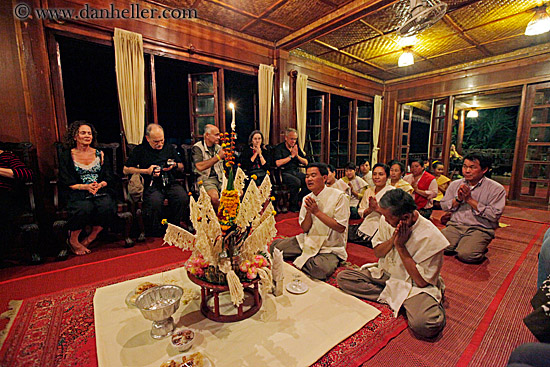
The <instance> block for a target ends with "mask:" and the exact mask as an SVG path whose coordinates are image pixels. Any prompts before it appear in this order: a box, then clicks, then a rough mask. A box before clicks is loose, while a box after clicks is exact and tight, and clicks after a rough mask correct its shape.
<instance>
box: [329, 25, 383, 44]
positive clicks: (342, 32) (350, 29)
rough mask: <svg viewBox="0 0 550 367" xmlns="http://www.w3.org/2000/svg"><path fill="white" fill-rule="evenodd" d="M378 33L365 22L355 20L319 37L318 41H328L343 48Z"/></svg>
mask: <svg viewBox="0 0 550 367" xmlns="http://www.w3.org/2000/svg"><path fill="white" fill-rule="evenodd" d="M378 35H379V33H378V32H376V31H374V30H373V29H372V28H370V27H368V26H367V25H366V24H365V23H363V22H361V21H355V22H353V23H351V24H350V25H348V26H345V27H342V28H340V29H337V30H335V31H333V32H331V33H329V34H327V35H326V36H323V37H320V38H319V41H322V42H325V43H328V44H329V45H331V46H334V47H336V48H343V47H346V46H349V45H352V44H355V43H358V42H361V41H364V40H365V39H370V38H373V37H376V36H378Z"/></svg>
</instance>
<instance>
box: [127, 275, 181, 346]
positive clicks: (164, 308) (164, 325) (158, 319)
mask: <svg viewBox="0 0 550 367" xmlns="http://www.w3.org/2000/svg"><path fill="white" fill-rule="evenodd" d="M182 295H183V289H181V288H180V287H178V286H177V285H161V286H158V287H153V288H151V289H148V290H146V291H145V292H143V293H142V294H140V295H139V297H138V298H137V299H136V307H137V308H139V310H140V311H141V313H142V315H143V317H145V318H146V319H147V320H151V321H153V326H152V328H151V337H152V338H154V339H162V338H165V337H167V336H169V335H172V332H173V331H174V327H175V326H174V319H173V318H172V315H173V314H174V313H175V312H176V310H177V309H178V308H179V306H180V299H181V296H182Z"/></svg>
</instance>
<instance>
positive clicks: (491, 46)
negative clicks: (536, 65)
mask: <svg viewBox="0 0 550 367" xmlns="http://www.w3.org/2000/svg"><path fill="white" fill-rule="evenodd" d="M548 43H550V34H549V33H545V34H542V35H540V36H535V37H523V36H520V37H513V38H509V39H505V40H502V41H498V42H493V43H488V44H486V45H485V48H487V49H488V50H489V51H491V52H492V53H494V54H499V53H506V52H512V51H516V50H519V49H522V48H526V47H531V46H538V45H542V44H548Z"/></svg>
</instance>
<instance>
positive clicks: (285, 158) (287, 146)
mask: <svg viewBox="0 0 550 367" xmlns="http://www.w3.org/2000/svg"><path fill="white" fill-rule="evenodd" d="M297 140H298V132H297V131H296V129H291V128H288V129H286V131H285V141H284V142H282V143H281V144H279V145H277V146H275V148H273V151H272V154H273V161H274V162H275V165H276V166H277V167H280V169H281V170H282V176H283V183H284V184H285V185H287V186H288V188H289V189H290V208H289V210H290V211H292V212H297V211H298V210H300V202H301V201H302V198H303V197H304V196H305V195H306V194H307V193H308V192H309V191H308V190H307V185H306V181H305V178H306V176H305V175H304V174H303V173H302V172H300V169H299V168H300V165H303V166H307V164H308V161H307V159H306V154H305V153H304V152H303V150H302V149H300V147H299V146H298V143H297Z"/></svg>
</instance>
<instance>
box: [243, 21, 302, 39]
mask: <svg viewBox="0 0 550 367" xmlns="http://www.w3.org/2000/svg"><path fill="white" fill-rule="evenodd" d="M246 33H247V34H249V35H251V36H255V37H258V38H263V39H265V40H268V41H273V42H275V41H276V40H279V39H281V38H283V37H285V36H288V35H289V34H290V33H291V31H290V30H288V29H285V28H281V27H273V26H272V25H271V24H268V23H265V22H262V21H259V22H256V23H254V24H252V25H251V26H250V27H248V28H246Z"/></svg>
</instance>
